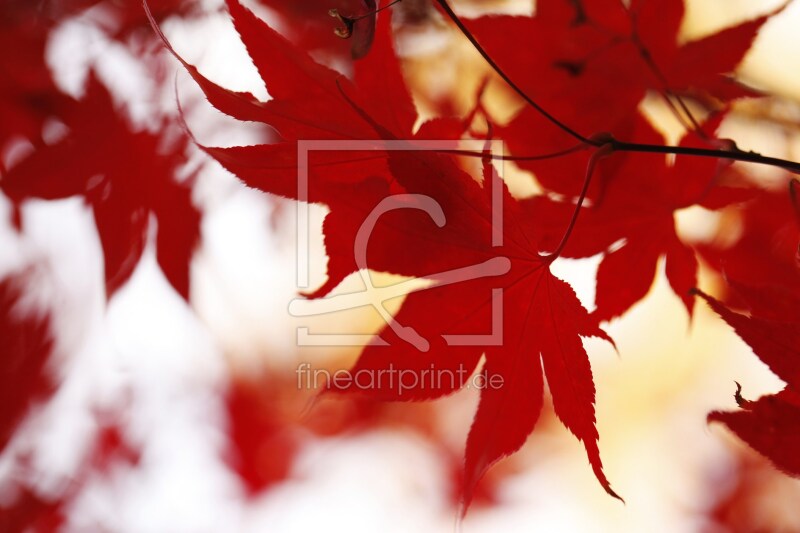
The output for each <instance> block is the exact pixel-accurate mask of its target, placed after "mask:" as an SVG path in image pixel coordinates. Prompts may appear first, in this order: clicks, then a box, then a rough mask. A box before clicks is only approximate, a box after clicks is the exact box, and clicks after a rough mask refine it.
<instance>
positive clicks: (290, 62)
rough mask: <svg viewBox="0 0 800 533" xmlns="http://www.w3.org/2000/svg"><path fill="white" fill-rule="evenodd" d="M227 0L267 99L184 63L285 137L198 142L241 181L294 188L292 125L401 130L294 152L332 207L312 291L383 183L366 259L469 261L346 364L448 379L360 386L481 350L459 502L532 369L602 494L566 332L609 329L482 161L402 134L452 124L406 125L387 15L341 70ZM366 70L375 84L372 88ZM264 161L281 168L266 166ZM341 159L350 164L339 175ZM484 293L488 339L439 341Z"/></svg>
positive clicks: (588, 407)
mask: <svg viewBox="0 0 800 533" xmlns="http://www.w3.org/2000/svg"><path fill="white" fill-rule="evenodd" d="M228 6H229V9H230V11H231V14H232V17H233V22H234V25H235V26H236V28H237V30H238V31H239V33H240V35H241V36H242V39H243V41H244V43H245V45H246V47H247V49H248V51H249V52H250V55H251V57H252V58H253V61H254V63H255V64H256V66H257V68H258V69H259V73H260V74H261V76H262V78H264V80H265V83H266V85H267V90H268V91H269V92H270V94H271V95H272V97H273V98H272V99H271V100H270V101H268V102H265V103H261V102H258V101H256V100H255V99H254V98H253V97H252V96H251V95H246V94H242V93H233V92H231V91H227V90H225V89H223V88H221V87H219V86H217V85H216V84H214V83H212V82H210V81H209V80H207V79H206V78H204V77H203V76H202V75H201V74H199V72H198V71H197V70H196V69H195V68H194V67H192V66H190V65H188V64H186V63H185V62H183V64H184V66H185V67H186V68H187V70H188V71H189V73H190V74H191V75H192V76H193V77H194V78H195V80H197V82H198V83H199V85H200V86H201V88H202V89H203V90H204V92H205V94H206V96H207V97H208V98H209V101H210V102H211V103H212V104H213V105H214V106H215V107H217V108H218V109H220V110H221V111H223V112H226V113H228V114H230V115H232V116H234V117H237V118H240V119H244V120H258V121H262V122H266V123H268V124H270V125H272V126H273V127H275V128H276V129H277V130H278V132H279V133H280V134H281V136H282V137H283V138H284V139H286V140H285V141H284V142H282V143H278V144H273V145H263V146H255V147H237V148H230V149H216V148H205V150H206V151H207V152H208V153H210V154H211V155H212V156H214V157H215V158H217V160H218V161H220V162H221V163H223V165H224V166H225V167H226V168H228V169H229V170H231V171H232V172H233V173H235V174H236V175H237V176H239V177H240V178H241V179H242V180H243V181H244V182H245V183H247V184H248V185H251V186H256V187H257V188H259V189H261V190H264V191H268V192H272V193H277V194H281V195H284V196H289V197H295V198H296V197H297V185H296V183H297V182H296V179H297V177H296V174H295V172H296V165H297V161H296V155H295V154H296V151H297V144H296V142H295V139H303V138H318V139H359V140H363V139H368V140H369V139H374V140H393V141H397V142H403V141H401V139H409V141H407V142H408V145H407V146H406V147H405V148H404V149H403V148H401V149H393V150H390V151H389V152H388V153H387V152H386V151H385V150H381V145H380V144H376V148H375V149H376V150H377V151H378V152H379V153H380V156H379V161H380V164H379V165H375V164H370V162H369V161H367V162H366V164H365V163H364V162H363V161H362V162H361V164H360V165H357V166H356V165H349V166H348V167H347V168H346V170H342V169H341V168H335V172H334V171H333V170H334V169H332V165H331V163H333V162H340V163H342V162H343V163H352V161H351V160H350V159H342V158H351V157H352V153H351V152H347V151H345V152H341V153H331V154H329V155H327V158H326V160H325V161H324V162H323V164H320V165H319V167H318V168H314V163H313V162H311V163H309V167H310V169H314V170H316V172H314V173H310V175H309V185H308V188H309V196H308V198H307V199H308V200H309V201H312V202H321V203H324V204H326V205H328V207H329V208H330V210H331V213H330V215H329V216H328V218H327V219H326V222H325V226H324V232H325V238H326V241H325V242H326V246H327V251H328V255H329V258H330V264H329V280H328V282H327V283H326V284H325V285H324V286H323V288H322V290H319V291H317V292H316V293H315V295H316V296H321V295H323V294H325V293H326V292H327V291H328V290H330V289H332V288H333V287H335V286H336V285H337V284H338V282H339V281H340V280H341V278H342V277H343V275H344V274H347V273H349V272H352V271H354V270H356V269H357V267H358V265H356V264H355V262H354V261H353V243H354V242H355V240H356V239H355V236H356V234H357V232H358V229H359V228H360V227H362V226H363V223H364V221H365V219H366V217H367V216H368V215H369V214H370V213H372V212H373V211H374V210H375V209H376V208H378V207H379V206H380V205H381V203H382V202H383V201H384V200H386V199H391V198H400V200H399V201H400V202H401V204H403V207H406V208H405V209H394V210H391V211H389V212H387V213H385V215H384V216H381V217H380V218H379V219H378V220H376V221H375V224H374V228H373V230H372V232H371V234H370V246H369V247H368V248H367V249H366V250H365V251H364V253H365V256H366V260H367V262H368V264H369V266H370V268H372V269H375V270H379V271H387V272H393V273H397V274H402V275H406V276H421V277H428V278H430V279H433V280H438V281H439V282H442V281H444V278H441V277H438V276H440V274H441V273H443V272H444V273H447V272H449V271H454V270H458V269H464V268H468V269H469V268H471V269H476V271H477V272H478V273H479V274H480V275H479V277H478V278H477V279H472V280H469V281H463V282H460V283H456V284H452V285H448V284H446V283H445V284H443V285H442V286H439V287H436V288H433V289H428V290H425V291H422V292H418V293H413V294H412V295H410V296H409V297H408V299H407V300H406V301H405V303H404V305H403V307H402V309H401V311H400V312H399V314H398V315H397V317H396V322H397V323H398V324H402V326H399V327H394V325H390V326H387V328H386V329H385V330H384V332H383V333H382V334H381V338H382V339H384V341H385V342H386V343H388V346H385V347H380V346H370V347H368V348H367V349H366V350H365V351H364V353H363V354H362V356H361V358H360V359H359V362H358V364H357V365H356V367H355V368H354V369H353V373H356V374H357V373H359V372H361V371H364V370H370V371H374V372H376V374H375V375H377V372H378V371H380V370H389V369H390V368H391V367H394V368H395V370H396V371H405V372H415V373H416V375H418V376H419V375H420V373H421V372H422V371H423V370H426V369H429V370H435V371H436V372H439V373H440V375H443V374H441V373H442V372H448V373H450V374H449V375H450V376H451V377H452V379H451V380H450V382H448V383H432V384H428V385H426V384H418V385H417V386H415V387H413V388H412V390H406V391H404V390H403V388H402V386H401V384H400V383H398V382H397V381H395V382H393V383H387V382H377V383H374V385H373V386H372V387H371V388H370V390H369V391H366V393H367V394H369V396H371V397H373V398H381V399H394V400H412V399H413V400H419V399H429V398H434V397H438V396H442V395H445V394H448V393H450V392H453V391H455V390H457V389H458V388H459V387H461V386H462V385H464V384H465V382H466V380H467V379H468V378H469V376H470V375H471V374H472V372H473V371H474V369H475V368H476V366H477V364H478V362H479V359H480V357H481V354H482V353H484V352H485V353H486V365H485V368H484V371H485V372H486V374H487V375H488V376H497V379H502V380H503V385H502V387H499V388H491V387H487V388H485V389H483V390H482V397H481V403H480V406H479V408H478V412H477V414H476V417H475V421H474V423H473V427H472V430H471V431H470V436H469V439H468V443H467V451H466V475H465V481H464V487H463V489H464V490H463V492H464V498H465V502H466V503H468V502H469V500H470V498H471V494H472V492H473V489H474V487H475V485H476V483H477V482H478V480H479V478H480V477H481V475H482V474H483V473H484V472H485V471H486V469H487V468H489V466H490V465H491V464H493V463H494V462H495V461H497V460H498V459H500V458H502V457H503V456H505V455H508V454H510V453H513V452H514V451H516V450H517V449H518V448H519V447H520V446H522V444H523V443H524V441H525V440H526V438H527V436H528V434H529V433H530V432H531V431H532V430H533V428H534V426H535V424H536V420H537V418H538V416H539V411H540V409H541V406H542V401H543V387H544V375H546V376H547V380H548V383H549V386H550V390H551V392H552V395H553V402H554V406H555V410H556V413H557V415H558V416H559V417H560V419H561V420H562V421H563V422H564V424H565V425H566V426H567V427H568V428H569V429H570V430H571V431H572V432H573V433H574V434H575V435H576V436H577V437H578V438H579V439H580V440H581V441H582V442H583V443H584V446H585V447H586V451H587V454H588V457H589V461H590V463H591V464H592V468H593V470H594V472H595V474H596V476H597V478H598V479H599V480H600V482H601V484H602V485H603V487H604V488H605V489H606V490H607V491H608V492H609V493H610V494H612V495H615V496H616V494H615V493H614V492H613V491H612V490H611V487H610V484H609V483H608V481H607V479H606V477H605V475H604V473H603V471H602V464H601V461H600V455H599V451H598V447H597V439H598V435H597V430H596V428H595V415H594V396H595V389H594V384H593V381H592V374H591V368H590V365H589V360H588V357H587V355H586V352H585V351H584V348H583V345H582V343H581V340H580V336H597V337H601V338H605V339H608V337H607V336H606V334H605V333H604V332H603V331H602V330H601V329H600V328H599V327H598V326H597V321H596V320H595V319H593V318H591V317H590V315H589V314H588V312H587V311H586V310H585V309H584V308H583V307H582V306H581V304H580V302H579V301H578V299H577V297H576V296H575V294H574V292H573V291H572V289H571V288H570V287H569V285H568V284H566V283H565V282H564V281H562V280H560V279H558V278H556V277H555V276H553V275H552V274H551V272H550V269H549V265H550V262H551V261H552V259H553V258H554V257H555V256H547V257H546V256H542V255H540V254H539V246H538V244H539V243H538V242H537V241H536V240H535V239H533V240H532V236H531V235H528V234H527V233H526V230H525V228H524V227H523V226H522V225H520V224H519V223H518V221H520V220H522V219H523V213H521V212H520V209H519V206H518V204H517V202H516V201H515V200H514V199H513V198H512V197H511V196H510V195H509V193H508V191H507V190H506V189H505V187H504V186H503V185H502V183H501V182H499V181H498V180H499V177H498V176H497V175H496V174H495V173H494V172H493V171H492V170H491V165H488V164H485V165H484V172H485V176H484V186H483V187H481V186H480V185H479V184H478V183H477V182H476V181H475V180H474V179H473V178H472V177H471V176H470V175H469V174H467V173H465V172H464V171H463V170H461V169H460V168H459V167H458V166H457V165H456V164H455V163H454V162H453V161H452V160H451V159H450V158H449V157H448V156H445V155H441V154H435V153H428V152H419V151H418V150H416V149H415V145H414V142H413V139H415V138H416V139H420V138H422V139H425V138H432V137H433V138H435V137H434V135H445V134H449V135H448V137H446V138H453V131H454V129H453V127H452V126H451V122H448V121H441V120H439V121H433V122H430V123H428V124H427V125H423V126H422V127H421V128H420V129H419V131H418V132H417V133H416V135H413V134H412V130H411V125H412V124H413V122H414V119H415V115H416V114H415V112H414V108H413V104H412V103H411V102H410V100H409V98H408V95H407V91H406V89H405V85H404V84H403V82H402V75H401V73H400V71H399V66H398V64H397V60H396V58H395V56H394V52H393V48H392V46H391V34H390V32H389V29H390V27H389V19H388V17H379V22H378V25H379V30H378V34H377V35H376V40H375V44H374V48H373V51H372V52H371V53H370V56H368V58H367V59H366V60H365V61H364V62H360V63H357V69H356V72H355V76H354V81H350V80H348V79H346V78H344V77H343V76H341V75H340V74H338V73H336V72H334V71H331V70H329V69H327V68H325V67H323V66H321V65H319V64H317V63H316V62H314V61H313V60H311V59H310V58H309V57H308V56H306V55H305V54H304V53H303V52H301V51H298V50H297V49H295V48H294V47H293V46H291V45H290V44H289V43H288V41H286V40H285V39H283V38H282V37H281V36H280V35H278V34H277V33H276V32H275V31H274V30H272V29H271V28H269V27H268V26H267V25H266V24H265V23H263V22H262V21H260V20H258V19H257V18H256V17H255V16H253V15H252V13H250V12H249V11H248V10H246V9H244V8H243V7H242V6H241V5H240V4H239V3H238V2H236V1H235V0H229V1H228ZM173 53H174V52H173ZM179 59H180V58H179ZM378 72H379V75H376V74H377V73H378ZM376 84H380V85H381V87H383V88H384V90H377V89H378V86H377V85H376ZM456 124H458V123H456ZM337 158H338V159H337ZM372 159H373V160H374V159H375V156H374V153H373V157H372ZM279 165H281V166H282V168H276V167H278V166H279ZM351 168H353V169H354V170H359V172H358V173H355V174H347V173H346V172H347V171H349V170H351ZM364 169H366V170H367V171H368V173H366V174H365V173H364V172H365V171H364ZM343 172H344V173H345V174H344V175H345V177H346V179H347V181H346V182H343V181H342V177H341V175H342V173H343ZM289 178H291V181H289ZM493 190H495V191H500V196H499V197H498V198H500V199H501V202H500V203H501V204H502V205H503V213H504V225H503V228H504V230H503V232H502V240H503V244H502V246H499V247H494V246H492V243H493V230H492V221H493V220H494V218H493V214H492V205H493V204H492V201H491V193H492V191H493ZM422 197H426V198H429V199H431V200H432V201H434V202H435V203H436V205H437V206H438V207H436V208H432V209H433V211H430V210H428V211H427V212H426V209H428V207H429V206H426V205H424V202H423V204H420V201H421V200H420V199H421V198H422ZM445 221H446V223H445ZM412 250H413V252H412ZM481 276H482V277H481ZM444 277H445V278H446V277H447V275H446V274H445V275H444ZM497 291H500V292H499V293H498V292H497ZM500 294H502V296H500ZM498 305H499V308H500V309H501V313H502V316H503V320H502V326H501V328H502V342H501V343H499V345H491V346H486V345H484V343H480V342H478V343H474V342H473V343H472V345H466V346H462V345H458V343H456V344H455V345H450V344H449V343H448V341H447V335H453V334H459V333H461V334H465V335H477V334H482V333H486V328H487V327H492V326H493V324H495V323H496V321H495V322H493V312H494V311H493V309H495V310H496V309H498V307H497V306H498ZM409 340H411V341H412V343H411V344H409ZM609 340H610V339H609ZM332 388H333V389H335V390H339V391H343V390H354V389H353V388H352V387H339V386H335V385H334V386H333V387H332ZM404 392H405V393H404Z"/></svg>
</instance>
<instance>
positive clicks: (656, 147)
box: [610, 139, 800, 174]
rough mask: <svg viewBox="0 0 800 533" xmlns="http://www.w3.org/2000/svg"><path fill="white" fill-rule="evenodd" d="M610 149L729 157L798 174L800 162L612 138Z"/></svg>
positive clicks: (738, 151)
mask: <svg viewBox="0 0 800 533" xmlns="http://www.w3.org/2000/svg"><path fill="white" fill-rule="evenodd" d="M610 144H611V146H612V149H613V150H614V151H615V152H638V153H647V154H675V155H691V156H699V157H716V158H720V159H730V160H732V161H744V162H747V163H759V164H762V165H770V166H773V167H779V168H782V169H784V170H788V171H789V172H792V173H794V174H800V163H798V162H796V161H789V160H787V159H780V158H778V157H769V156H766V155H761V154H759V153H757V152H745V151H743V150H739V149H738V148H735V149H733V150H720V149H714V148H693V147H689V146H666V145H661V144H643V143H633V142H626V141H618V140H616V139H612V140H611V141H610Z"/></svg>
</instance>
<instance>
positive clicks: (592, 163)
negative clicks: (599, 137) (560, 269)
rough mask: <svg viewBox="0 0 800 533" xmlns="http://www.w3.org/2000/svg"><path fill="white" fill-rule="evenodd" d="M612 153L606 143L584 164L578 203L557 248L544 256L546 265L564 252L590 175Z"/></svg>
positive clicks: (590, 178) (580, 207)
mask: <svg viewBox="0 0 800 533" xmlns="http://www.w3.org/2000/svg"><path fill="white" fill-rule="evenodd" d="M613 151H614V146H613V144H612V143H611V142H606V143H604V144H602V145H600V146H599V147H598V148H597V150H596V151H595V152H594V153H593V154H592V157H590V158H589V162H588V163H587V164H586V176H585V177H584V178H583V188H582V189H581V194H580V196H579V197H578V202H577V203H576V204H575V210H574V211H573V212H572V218H571V219H570V221H569V225H568V226H567V229H566V230H565V231H564V235H562V236H561V242H559V243H558V246H557V247H556V249H555V250H554V251H553V253H551V254H548V255H546V256H545V258H544V259H545V261H547V262H548V263H551V262H553V261H555V260H556V259H558V257H559V256H560V255H561V252H563V251H564V247H565V246H566V245H567V241H568V240H569V237H570V235H572V230H573V229H575V223H576V222H577V221H578V215H580V212H581V209H582V208H583V202H584V200H586V194H587V193H588V192H589V185H590V184H591V183H592V175H593V174H594V169H595V167H596V166H597V162H598V161H599V160H600V159H602V158H603V157H605V156H607V155H609V154H611V153H612V152H613Z"/></svg>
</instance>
